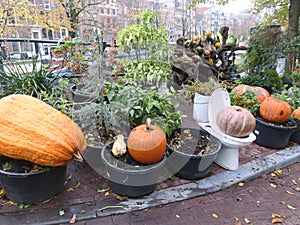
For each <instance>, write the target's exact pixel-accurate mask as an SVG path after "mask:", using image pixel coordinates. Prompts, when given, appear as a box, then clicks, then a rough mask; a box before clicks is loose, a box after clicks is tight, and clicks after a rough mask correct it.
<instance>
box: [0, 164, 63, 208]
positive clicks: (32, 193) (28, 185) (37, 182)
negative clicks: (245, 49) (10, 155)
mask: <svg viewBox="0 0 300 225" xmlns="http://www.w3.org/2000/svg"><path fill="white" fill-rule="evenodd" d="M66 169H67V167H66V166H62V167H52V168H50V170H49V171H38V172H32V173H15V172H8V171H4V170H0V183H1V185H2V188H3V189H4V191H5V195H6V196H7V198H8V199H9V200H11V201H13V202H16V203H24V204H35V203H38V202H42V201H45V200H47V199H49V198H52V197H53V196H55V195H57V194H58V193H60V192H61V191H62V190H63V189H64V184H65V179H66Z"/></svg>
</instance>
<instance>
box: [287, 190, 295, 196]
mask: <svg viewBox="0 0 300 225" xmlns="http://www.w3.org/2000/svg"><path fill="white" fill-rule="evenodd" d="M286 193H288V194H290V195H293V194H295V193H293V192H291V191H288V190H286Z"/></svg>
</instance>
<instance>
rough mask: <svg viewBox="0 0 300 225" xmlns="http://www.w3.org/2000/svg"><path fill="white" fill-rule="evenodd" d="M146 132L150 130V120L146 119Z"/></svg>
mask: <svg viewBox="0 0 300 225" xmlns="http://www.w3.org/2000/svg"><path fill="white" fill-rule="evenodd" d="M146 130H151V119H150V118H147V119H146Z"/></svg>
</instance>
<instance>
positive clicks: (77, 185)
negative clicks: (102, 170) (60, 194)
mask: <svg viewBox="0 0 300 225" xmlns="http://www.w3.org/2000/svg"><path fill="white" fill-rule="evenodd" d="M79 186H80V181H79V180H78V181H77V183H76V186H75V188H78V187H79Z"/></svg>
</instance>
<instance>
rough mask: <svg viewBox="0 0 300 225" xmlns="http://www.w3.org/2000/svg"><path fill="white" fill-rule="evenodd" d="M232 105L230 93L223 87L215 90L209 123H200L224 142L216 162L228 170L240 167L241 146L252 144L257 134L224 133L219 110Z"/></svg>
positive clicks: (209, 109)
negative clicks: (219, 124) (245, 135)
mask: <svg viewBox="0 0 300 225" xmlns="http://www.w3.org/2000/svg"><path fill="white" fill-rule="evenodd" d="M228 105H230V97H229V93H228V92H227V91H226V90H225V89H222V88H218V89H216V90H215V91H214V93H213V94H212V96H211V97H210V100H209V103H208V120H209V122H208V123H201V122H200V123H199V125H200V127H201V128H203V129H204V130H206V131H207V132H209V133H210V134H211V135H212V136H214V137H216V138H217V139H219V140H220V141H221V143H222V147H221V150H220V152H219V154H218V156H217V158H216V160H215V163H217V164H218V165H220V166H221V167H223V168H225V169H228V170H237V169H238V167H239V148H240V147H244V146H247V145H250V144H251V143H252V142H253V141H255V139H256V136H255V135H254V134H253V133H251V134H250V135H249V136H248V137H245V138H237V137H232V136H229V135H227V134H225V133H223V132H222V131H221V130H220V129H219V128H218V126H217V124H216V118H217V115H218V112H219V111H220V110H221V109H222V108H223V107H225V106H228Z"/></svg>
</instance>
